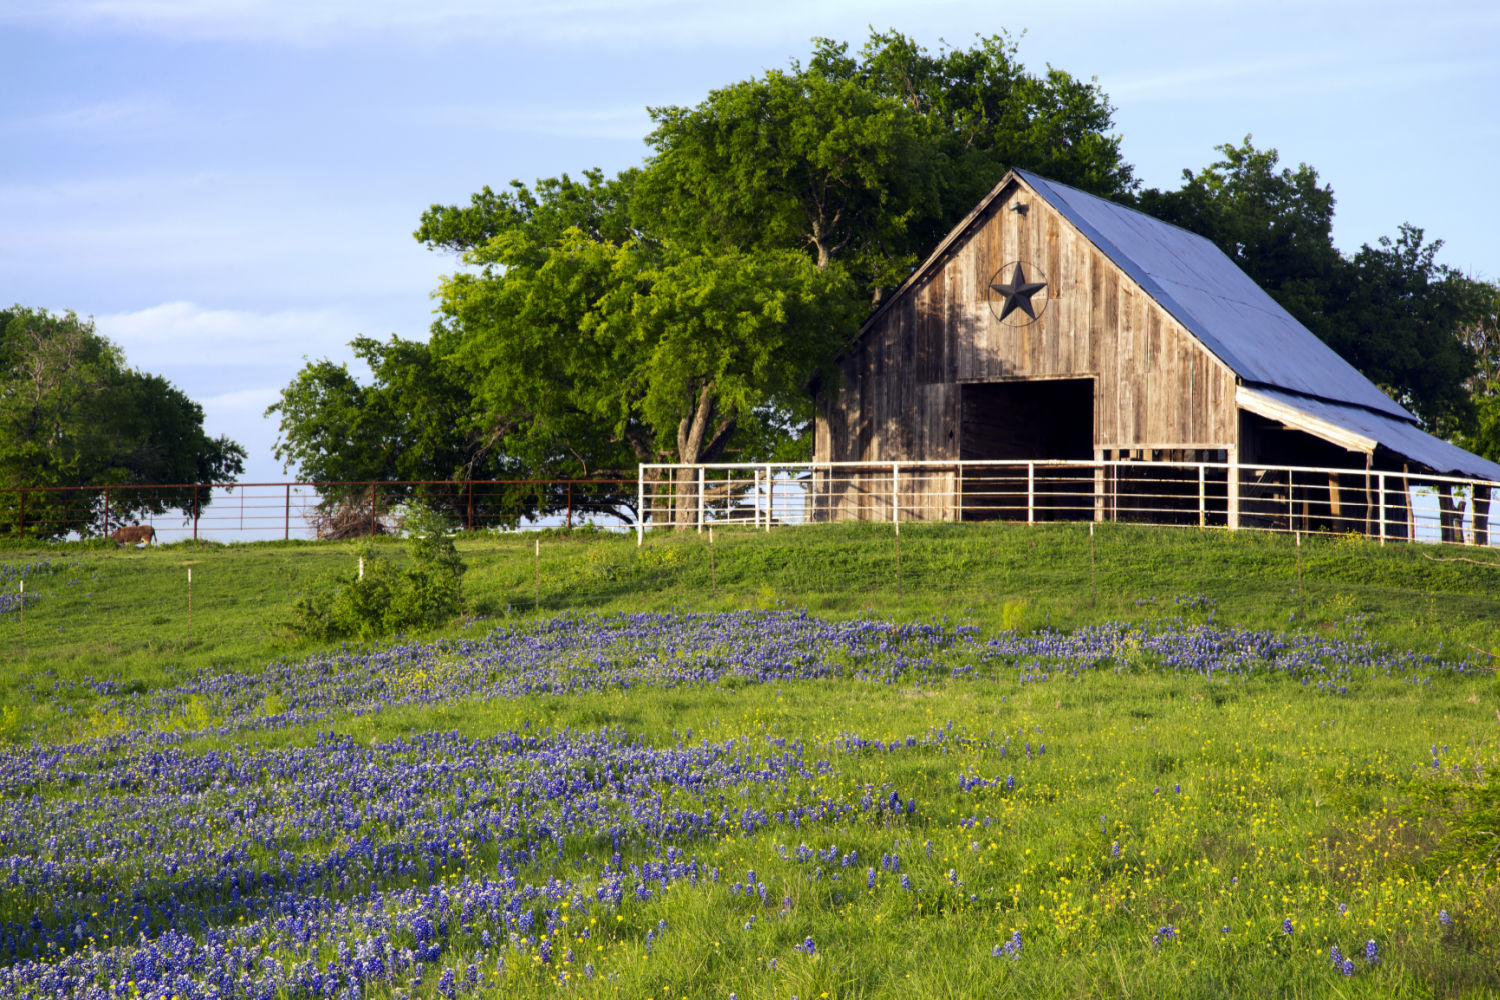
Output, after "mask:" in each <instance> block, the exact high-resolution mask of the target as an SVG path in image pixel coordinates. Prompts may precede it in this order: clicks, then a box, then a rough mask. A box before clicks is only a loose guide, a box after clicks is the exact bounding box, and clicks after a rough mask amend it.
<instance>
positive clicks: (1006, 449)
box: [815, 170, 1500, 479]
mask: <svg viewBox="0 0 1500 1000" xmlns="http://www.w3.org/2000/svg"><path fill="white" fill-rule="evenodd" d="M1017 264H1019V265H1020V266H1021V268H1022V270H1023V271H1024V274H1023V275H1020V274H1018V272H1016V271H1015V267H1016V266H1017ZM1018 281H1020V282H1021V283H1020V284H1018V283H1017V282H1018ZM1033 284H1038V285H1041V286H1042V287H1041V288H1040V289H1039V290H1036V291H1034V292H1031V293H1030V295H1031V298H1030V300H1029V301H1028V302H1023V303H1017V302H1015V301H1010V302H1009V305H1007V304H1005V302H1006V301H1008V300H1005V294H1006V292H1008V291H1010V290H1013V289H1017V288H1019V289H1026V288H1030V287H1031V285H1033ZM997 299H998V300H1003V301H997ZM1027 306H1030V307H1032V308H1033V309H1034V312H1035V317H1034V318H1033V317H1032V316H1031V315H1030V312H1031V310H1030V309H1028V308H1027ZM841 367H842V369H843V372H842V374H843V380H842V384H841V385H840V386H839V387H838V389H837V390H836V391H834V392H831V393H829V394H828V396H827V397H826V398H825V400H824V401H823V406H822V407H821V411H822V413H821V415H820V417H819V419H818V421H817V427H816V442H815V454H816V457H817V458H818V459H819V460H822V461H859V460H897V459H900V460H912V459H915V460H940V461H951V460H956V459H987V458H995V459H1004V458H1071V459H1085V458H1087V459H1097V458H1117V457H1145V458H1179V459H1197V460H1202V459H1210V458H1218V459H1224V458H1229V459H1234V458H1235V457H1245V458H1247V459H1250V460H1255V461H1265V462H1270V461H1275V460H1276V459H1277V458H1278V457H1279V458H1282V459H1283V460H1284V461H1285V462H1286V463H1287V464H1339V465H1344V464H1347V462H1348V460H1344V459H1338V458H1337V455H1338V454H1339V453H1359V452H1363V456H1362V458H1361V460H1360V461H1359V462H1358V463H1357V464H1359V465H1362V466H1370V465H1372V464H1375V463H1376V462H1377V461H1378V458H1377V456H1379V457H1381V458H1383V459H1384V460H1385V462H1386V464H1391V465H1392V467H1399V463H1400V462H1414V463H1417V464H1419V465H1422V466H1426V467H1428V468H1432V469H1434V470H1435V471H1438V472H1454V473H1457V474H1461V475H1472V476H1478V477H1482V478H1487V479H1496V478H1500V465H1496V464H1495V463H1492V462H1487V461H1485V460H1484V459H1480V458H1478V457H1477V456H1473V455H1470V454H1469V453H1468V452H1465V451H1463V450H1462V449H1458V448H1455V447H1454V446H1452V445H1449V444H1447V443H1446V442H1442V441H1439V440H1438V439H1436V438H1433V437H1431V436H1430V435H1427V434H1425V433H1424V432H1422V431H1421V430H1420V429H1419V428H1418V427H1417V426H1416V421H1415V418H1414V417H1413V416H1412V415H1411V414H1410V413H1409V412H1408V411H1407V410H1405V409H1404V408H1403V407H1401V406H1400V405H1399V404H1398V403H1396V402H1395V401H1393V400H1391V399H1390V398H1389V397H1388V396H1386V395H1385V394H1384V393H1383V392H1381V391H1380V390H1379V388H1377V387H1376V386H1375V385H1374V384H1372V383H1371V382H1369V380H1368V379H1366V378H1364V376H1362V375H1360V374H1359V372H1358V371H1356V370H1355V369H1354V368H1353V367H1352V366H1351V365H1349V364H1348V363H1347V362H1345V361H1344V360H1343V359H1342V358H1340V357H1339V356H1338V355H1337V354H1336V353H1335V352H1334V351H1333V350H1331V349H1330V348H1328V347H1327V346H1326V345H1325V344H1323V342H1322V341H1320V340H1319V339H1318V338H1317V337H1316V336H1315V335H1314V334H1313V333H1311V331H1309V330H1307V329H1306V328H1305V327H1303V326H1302V325H1301V324H1300V323H1298V322H1297V321H1296V319H1294V318H1293V317H1292V316H1291V315H1290V314H1289V313H1287V312H1286V311H1285V310H1284V309H1282V308H1281V306H1280V305H1278V304H1277V303H1276V302H1275V300H1273V299H1272V298H1271V297H1270V296H1269V295H1267V294H1266V293H1265V292H1264V291H1262V290H1261V289H1260V288H1259V286H1257V285H1256V284H1255V283H1254V282H1253V281H1252V280H1251V279H1250V278H1249V277H1248V276H1247V275H1245V274H1244V272H1242V271H1240V270H1239V268H1238V267H1236V266H1235V265H1234V263H1233V262H1232V261H1230V260H1229V258H1227V257H1226V256H1225V255H1224V254H1223V253H1222V252H1221V251H1219V249H1218V248H1217V247H1215V246H1214V245H1213V244H1212V243H1211V242H1210V241H1208V240H1206V239H1204V238H1202V237H1199V236H1196V235H1194V234H1192V233H1189V232H1187V231H1186V230H1183V229H1180V228H1178V227H1176V226H1172V225H1169V224H1168V223H1164V222H1161V221H1160V220H1157V219H1153V218H1151V217H1150V216H1147V215H1144V214H1143V213H1140V212H1137V211H1134V210H1133V209H1129V208H1125V207H1124V206H1120V205H1116V204H1114V203H1112V202H1109V201H1106V200H1104V199H1102V198H1098V197H1095V196H1093V195H1090V194H1087V193H1085V192H1082V191H1079V190H1077V189H1075V188H1071V187H1068V186H1066V185H1062V184H1057V183H1055V182H1052V181H1048V180H1046V179H1045V178H1042V177H1040V176H1038V175H1036V174H1032V173H1029V172H1027V171H1021V170H1013V171H1011V172H1009V173H1008V174H1007V175H1006V176H1005V177H1004V178H1003V179H1002V180H1001V182H1000V183H999V184H997V185H996V186H995V188H994V189H993V190H992V191H991V192H990V194H989V195H987V196H986V197H985V199H984V200H982V201H981V202H980V203H979V204H978V205H977V206H976V207H975V208H974V210H973V211H972V212H971V213H970V214H969V216H968V217H967V218H965V219H964V220H963V221H962V222H961V223H959V225H958V226H956V227H955V228H954V229H953V231H952V232H950V233H949V235H948V236H947V238H945V239H944V241H943V242H942V243H941V244H940V245H939V246H938V248H937V249H936V250H935V251H934V252H933V254H932V255H931V256H930V257H929V258H928V259H927V260H926V261H925V262H924V263H923V264H922V265H921V266H920V267H919V268H918V269H917V270H916V271H915V272H914V273H913V274H912V276H911V277H910V278H908V279H907V281H906V282H905V283H903V284H902V285H901V287H900V288H898V289H897V290H896V291H895V293H894V294H892V295H891V296H890V297H889V298H888V299H887V300H886V301H885V302H884V303H882V305H881V307H880V308H879V309H877V310H876V311H875V312H874V313H873V314H872V315H871V316H870V318H869V319H868V320H867V321H866V323H865V324H864V326H863V327H862V328H861V330H860V334H859V336H858V338H857V339H856V341H855V343H854V345H853V347H852V348H851V349H850V351H849V352H848V353H847V354H846V355H845V357H844V358H843V359H842V362H841ZM1283 431H1288V432H1294V433H1293V434H1292V435H1291V436H1287V435H1284V434H1282V433H1281V432H1283ZM1294 438H1295V442H1297V447H1295V448H1292V450H1291V451H1290V452H1288V453H1287V454H1285V455H1270V454H1266V452H1267V451H1268V450H1270V451H1275V450H1278V449H1285V448H1287V447H1290V446H1289V445H1287V444H1285V443H1283V442H1290V441H1293V439H1294ZM1326 449H1331V450H1332V455H1331V456H1330V454H1328V453H1325V452H1326ZM1351 457H1352V456H1351ZM1314 458H1316V459H1317V461H1314V460H1313V459H1314ZM1393 463H1394V464H1393Z"/></svg>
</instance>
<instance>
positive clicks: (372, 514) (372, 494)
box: [242, 483, 375, 538]
mask: <svg viewBox="0 0 1500 1000" xmlns="http://www.w3.org/2000/svg"><path fill="white" fill-rule="evenodd" d="M242 496H243V495H242ZM370 537H371V538H374V537H375V484H374V483H371V484H370Z"/></svg>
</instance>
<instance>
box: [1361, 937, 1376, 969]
mask: <svg viewBox="0 0 1500 1000" xmlns="http://www.w3.org/2000/svg"><path fill="white" fill-rule="evenodd" d="M1379 960H1380V950H1379V949H1378V948H1377V947H1376V946H1375V939H1374V938H1371V939H1370V940H1368V941H1366V942H1365V961H1366V962H1369V963H1370V964H1371V965H1374V964H1375V963H1376V962H1378V961H1379Z"/></svg>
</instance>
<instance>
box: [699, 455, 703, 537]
mask: <svg viewBox="0 0 1500 1000" xmlns="http://www.w3.org/2000/svg"><path fill="white" fill-rule="evenodd" d="M698 534H700V535H701V534H703V466H701V465H700V466H698Z"/></svg>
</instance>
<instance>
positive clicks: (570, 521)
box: [568, 479, 573, 531]
mask: <svg viewBox="0 0 1500 1000" xmlns="http://www.w3.org/2000/svg"><path fill="white" fill-rule="evenodd" d="M568 530H569V531H572V530H573V480H571V479H569V480H568Z"/></svg>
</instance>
